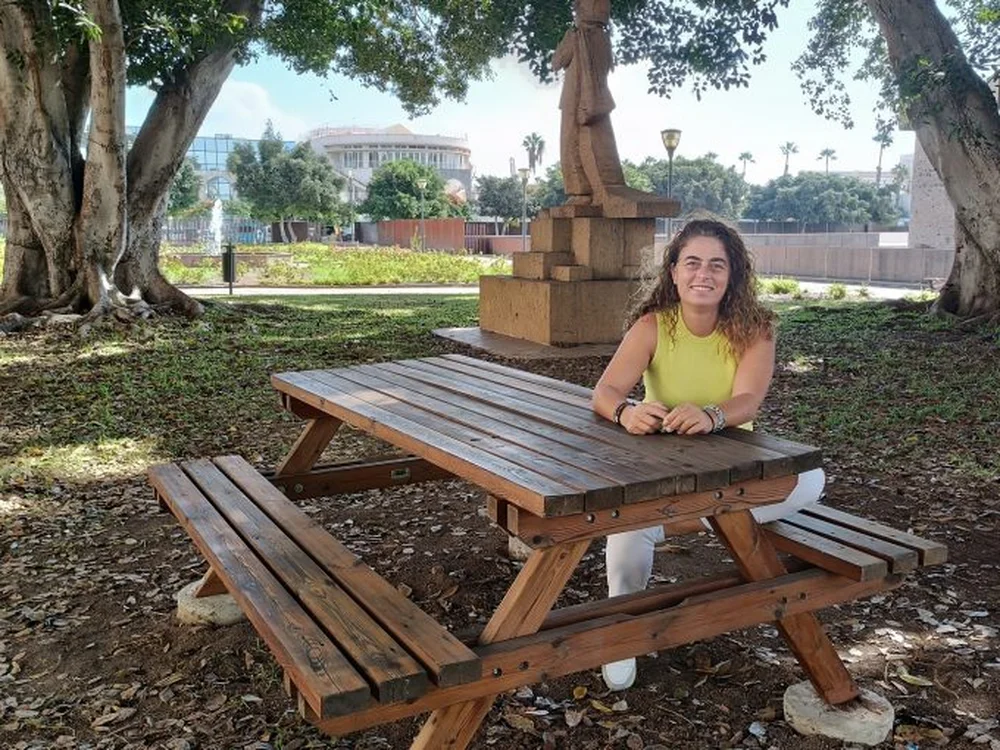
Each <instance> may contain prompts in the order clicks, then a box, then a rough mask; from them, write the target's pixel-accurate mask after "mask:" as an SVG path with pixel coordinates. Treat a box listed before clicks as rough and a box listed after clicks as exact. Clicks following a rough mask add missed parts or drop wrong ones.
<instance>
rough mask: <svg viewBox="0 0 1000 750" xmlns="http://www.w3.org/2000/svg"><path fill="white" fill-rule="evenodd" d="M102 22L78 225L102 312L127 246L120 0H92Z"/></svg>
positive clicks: (89, 281)
mask: <svg viewBox="0 0 1000 750" xmlns="http://www.w3.org/2000/svg"><path fill="white" fill-rule="evenodd" d="M87 9H88V12H89V13H90V15H91V17H92V18H93V19H94V21H95V22H96V23H97V25H98V26H100V27H101V35H100V37H97V38H92V39H91V41H90V80H91V82H92V86H93V93H92V95H91V116H90V138H89V140H88V142H87V162H86V165H85V170H84V179H83V205H82V207H81V211H80V218H79V226H78V228H77V241H78V243H79V248H78V265H79V266H80V267H81V268H82V272H83V279H84V286H85V288H86V292H87V298H88V299H89V301H90V303H91V304H92V305H93V310H94V312H95V313H96V314H104V313H106V312H108V311H109V310H110V309H111V307H112V305H113V303H114V302H116V301H117V300H115V295H116V294H117V289H116V287H115V282H114V273H115V266H117V265H118V261H119V259H120V258H121V256H122V253H123V252H124V250H125V227H126V221H127V214H126V195H125V152H126V148H127V145H126V139H125V40H124V37H123V36H122V24H121V14H120V12H119V8H118V0H88V3H87Z"/></svg>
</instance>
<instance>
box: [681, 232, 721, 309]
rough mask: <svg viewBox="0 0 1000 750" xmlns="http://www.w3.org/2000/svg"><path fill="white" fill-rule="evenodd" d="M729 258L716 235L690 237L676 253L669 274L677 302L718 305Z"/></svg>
mask: <svg viewBox="0 0 1000 750" xmlns="http://www.w3.org/2000/svg"><path fill="white" fill-rule="evenodd" d="M729 274H730V268H729V257H728V256H727V255H726V249H725V247H724V246H723V244H722V241H721V240H719V239H718V238H716V237H692V238H691V239H690V240H688V241H687V243H686V244H685V245H684V247H682V248H681V251H680V253H678V255H677V262H676V263H675V264H674V266H673V267H672V268H671V269H670V275H671V276H672V278H673V280H674V284H676V285H677V293H678V294H679V295H680V298H681V302H682V303H684V304H686V305H690V306H692V307H714V308H718V307H719V305H720V304H721V303H722V297H723V296H724V295H725V293H726V287H727V286H728V285H729Z"/></svg>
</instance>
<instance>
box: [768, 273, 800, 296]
mask: <svg viewBox="0 0 1000 750" xmlns="http://www.w3.org/2000/svg"><path fill="white" fill-rule="evenodd" d="M763 286H764V292H765V293H767V294H794V293H795V292H797V291H799V282H798V281H796V280H795V279H786V278H785V277H783V276H779V277H778V278H776V279H765V280H764V281H763Z"/></svg>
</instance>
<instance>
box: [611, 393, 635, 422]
mask: <svg viewBox="0 0 1000 750" xmlns="http://www.w3.org/2000/svg"><path fill="white" fill-rule="evenodd" d="M629 406H635V401H633V400H632V399H630V398H627V399H625V400H624V401H622V402H621V403H620V404H618V406H616V407H615V417H614V422H615V424H621V423H622V412H624V411H625V409H626V408H628V407H629Z"/></svg>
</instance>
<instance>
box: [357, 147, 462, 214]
mask: <svg viewBox="0 0 1000 750" xmlns="http://www.w3.org/2000/svg"><path fill="white" fill-rule="evenodd" d="M421 179H423V180H426V181H427V183H426V185H425V186H424V189H423V191H421V190H420V188H419V187H418V186H417V180H421ZM421 193H422V194H423V199H422V201H423V215H424V216H425V217H426V218H446V217H449V216H464V215H465V214H466V210H465V208H464V207H460V206H457V205H455V204H453V203H451V201H449V200H448V196H447V195H446V194H445V192H444V180H443V179H441V175H439V174H438V173H437V171H435V170H434V169H433V168H431V167H428V166H426V165H424V164H418V163H417V162H415V161H410V160H409V159H402V160H400V161H391V162H389V163H388V164H383V165H382V166H381V167H379V168H378V169H376V170H375V173H374V174H373V175H372V178H371V180H370V181H369V182H368V197H367V198H365V200H364V202H363V203H362V204H361V205H360V206H359V211H360V212H361V213H364V214H368V215H369V216H370V217H371V218H372V220H373V221H383V220H385V219H419V218H420V216H421Z"/></svg>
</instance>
